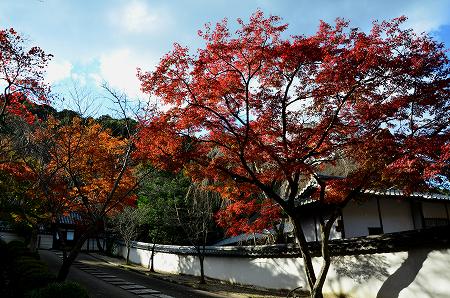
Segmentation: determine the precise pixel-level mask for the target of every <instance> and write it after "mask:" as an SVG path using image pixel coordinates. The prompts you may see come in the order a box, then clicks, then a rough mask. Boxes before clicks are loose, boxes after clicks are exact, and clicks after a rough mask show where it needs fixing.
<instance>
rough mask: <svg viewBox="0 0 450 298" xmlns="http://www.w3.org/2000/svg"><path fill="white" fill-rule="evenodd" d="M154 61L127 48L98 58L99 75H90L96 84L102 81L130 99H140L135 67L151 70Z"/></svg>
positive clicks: (140, 93) (140, 94)
mask: <svg viewBox="0 0 450 298" xmlns="http://www.w3.org/2000/svg"><path fill="white" fill-rule="evenodd" d="M155 61H156V60H155V59H154V58H152V57H149V56H145V55H139V54H138V53H136V52H135V51H132V50H131V49H129V48H122V49H117V50H114V51H112V52H110V53H107V54H103V55H101V57H100V73H99V74H90V77H91V78H93V79H94V80H95V81H96V82H97V83H99V82H100V80H104V81H105V82H107V83H108V84H109V85H110V86H111V87H113V88H115V89H118V90H120V91H123V92H125V93H126V94H127V95H128V96H131V97H142V95H143V93H142V92H141V91H140V81H139V80H138V78H137V77H136V74H137V67H141V68H143V69H151V67H153V66H155V65H156V63H154V62H155Z"/></svg>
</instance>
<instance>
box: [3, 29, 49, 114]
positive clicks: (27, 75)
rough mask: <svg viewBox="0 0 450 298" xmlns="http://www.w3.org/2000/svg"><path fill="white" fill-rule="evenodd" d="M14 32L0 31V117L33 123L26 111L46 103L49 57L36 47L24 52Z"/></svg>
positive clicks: (23, 44) (20, 40)
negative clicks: (46, 72)
mask: <svg viewBox="0 0 450 298" xmlns="http://www.w3.org/2000/svg"><path fill="white" fill-rule="evenodd" d="M25 46H26V42H25V40H24V38H23V37H22V36H20V35H19V34H18V33H17V32H16V31H14V29H12V28H11V29H8V30H0V87H1V89H2V93H1V94H0V118H2V117H3V116H4V115H5V114H7V113H10V114H13V115H18V116H20V117H23V118H26V119H27V120H28V121H29V122H32V121H33V119H34V117H33V115H32V114H31V113H30V112H29V111H28V108H29V107H30V105H32V104H34V103H47V102H48V98H47V94H48V92H49V89H48V87H47V86H46V85H45V84H44V82H43V80H44V74H45V67H46V66H47V63H48V61H49V60H50V59H51V57H52V55H49V54H45V52H44V51H43V50H42V49H41V48H39V47H31V48H29V49H27V48H26V47H25Z"/></svg>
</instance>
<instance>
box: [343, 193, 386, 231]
mask: <svg viewBox="0 0 450 298" xmlns="http://www.w3.org/2000/svg"><path fill="white" fill-rule="evenodd" d="M342 214H343V217H344V229H345V237H346V238H352V237H359V236H367V235H369V230H368V229H367V228H368V227H380V220H379V217H378V207H377V201H376V199H373V198H371V199H369V200H367V201H364V202H362V203H359V202H353V201H352V202H349V203H348V204H347V206H345V208H343V210H342Z"/></svg>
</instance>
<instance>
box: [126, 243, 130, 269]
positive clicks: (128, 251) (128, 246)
mask: <svg viewBox="0 0 450 298" xmlns="http://www.w3.org/2000/svg"><path fill="white" fill-rule="evenodd" d="M126 245H127V265H129V264H130V246H131V244H130V243H127V244H126Z"/></svg>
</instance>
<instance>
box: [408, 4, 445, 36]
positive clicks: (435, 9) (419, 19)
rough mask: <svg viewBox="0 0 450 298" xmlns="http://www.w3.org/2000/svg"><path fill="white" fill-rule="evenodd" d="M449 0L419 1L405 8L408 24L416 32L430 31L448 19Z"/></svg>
mask: <svg viewBox="0 0 450 298" xmlns="http://www.w3.org/2000/svg"><path fill="white" fill-rule="evenodd" d="M449 12H450V1H433V3H432V4H431V3H428V2H427V1H421V2H419V3H415V4H411V6H410V7H409V8H408V9H407V10H406V12H405V15H406V16H407V17H408V24H409V25H410V26H411V27H412V28H413V29H414V30H415V31H416V32H431V31H434V30H438V29H439V27H440V26H442V25H444V24H448V22H449V21H450V13H449Z"/></svg>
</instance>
